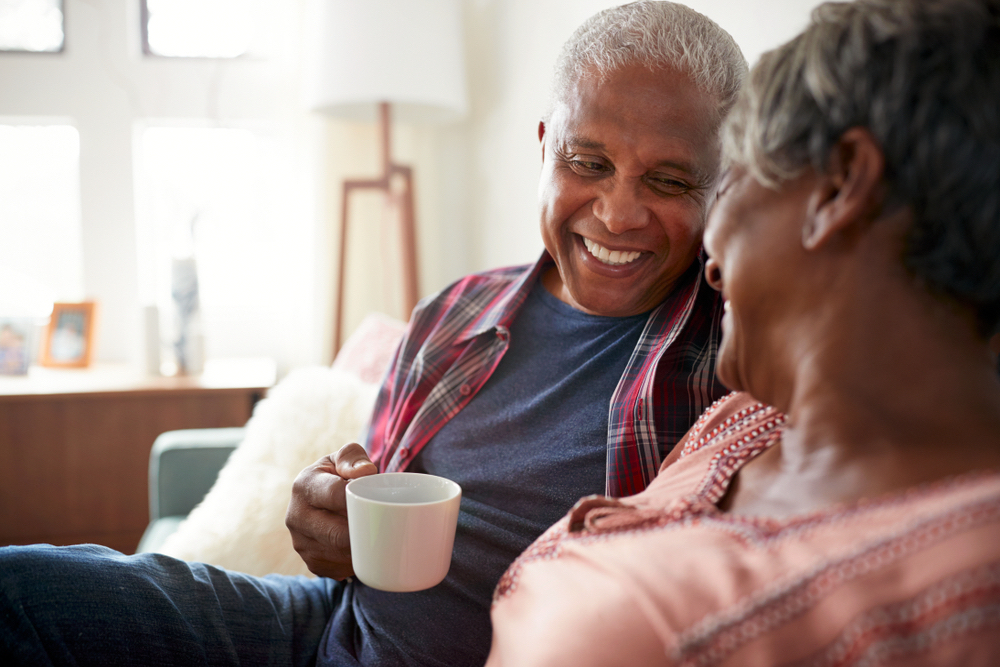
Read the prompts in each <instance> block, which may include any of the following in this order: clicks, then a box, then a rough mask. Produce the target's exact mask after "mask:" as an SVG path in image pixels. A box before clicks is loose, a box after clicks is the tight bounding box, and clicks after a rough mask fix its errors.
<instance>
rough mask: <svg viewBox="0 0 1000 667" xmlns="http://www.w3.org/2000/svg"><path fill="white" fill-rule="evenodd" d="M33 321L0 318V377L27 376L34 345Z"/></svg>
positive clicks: (20, 318) (22, 318)
mask: <svg viewBox="0 0 1000 667" xmlns="http://www.w3.org/2000/svg"><path fill="white" fill-rule="evenodd" d="M35 326H36V325H35V321H34V320H32V319H30V318H24V317H0V375H27V374H28V366H29V365H30V364H31V361H32V356H33V354H32V353H33V351H34V345H35Z"/></svg>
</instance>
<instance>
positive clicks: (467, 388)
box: [458, 384, 472, 396]
mask: <svg viewBox="0 0 1000 667" xmlns="http://www.w3.org/2000/svg"><path fill="white" fill-rule="evenodd" d="M458 391H459V393H461V394H462V396H468V395H469V394H471V393H472V387H470V386H469V385H467V384H463V385H462V386H461V387H459V388H458Z"/></svg>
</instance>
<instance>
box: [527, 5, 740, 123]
mask: <svg viewBox="0 0 1000 667" xmlns="http://www.w3.org/2000/svg"><path fill="white" fill-rule="evenodd" d="M633 64H640V65H643V66H645V67H648V68H650V69H652V70H656V69H675V70H679V71H681V72H686V73H687V74H688V75H689V76H690V77H691V79H692V80H693V81H694V84H695V85H696V86H698V88H699V89H701V90H702V91H704V92H706V93H708V94H709V95H712V96H713V97H715V98H716V99H717V100H718V101H719V119H720V120H721V119H722V117H723V116H725V114H726V112H727V111H728V110H729V107H730V106H732V103H733V101H734V100H735V99H736V94H737V93H738V92H739V89H740V86H741V85H742V84H743V80H744V79H745V78H746V75H747V62H746V59H745V58H744V57H743V53H742V52H741V51H740V47H739V46H738V45H737V44H736V41H735V40H734V39H733V38H732V36H731V35H730V34H729V33H728V32H726V31H725V30H723V29H722V28H720V27H719V26H718V24H716V23H715V22H714V21H712V20H711V19H710V18H708V17H707V16H703V15H702V14H699V13H698V12H696V11H694V10H693V9H691V8H690V7H685V6H684V5H679V4H677V3H675V2H652V1H650V0H642V1H640V2H633V3H630V4H627V5H621V6H620V7H612V8H610V9H605V10H604V11H602V12H598V13H597V14H595V15H594V16H591V17H590V18H589V19H587V21H585V22H584V23H583V25H581V26H580V27H579V28H577V29H576V32H574V33H573V35H572V36H571V37H570V38H569V40H567V42H566V43H565V44H564V45H563V48H562V51H561V52H560V54H559V58H558V60H557V61H556V69H555V77H554V80H553V84H552V97H551V100H550V101H549V108H548V110H547V111H546V114H545V118H546V120H547V119H548V118H549V116H551V114H552V111H553V109H554V107H555V106H556V104H558V103H559V102H561V101H563V100H565V99H567V96H568V94H569V92H570V91H571V90H572V89H573V87H574V85H576V82H577V81H579V80H580V79H581V78H582V77H584V76H588V75H589V76H593V75H595V74H596V75H597V76H600V77H606V76H607V75H608V74H610V73H611V72H614V71H615V70H618V69H621V68H623V67H626V66H628V65H633Z"/></svg>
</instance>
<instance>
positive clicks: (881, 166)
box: [802, 127, 885, 250]
mask: <svg viewBox="0 0 1000 667" xmlns="http://www.w3.org/2000/svg"><path fill="white" fill-rule="evenodd" d="M884 173H885V156H884V155H883V154H882V149H881V148H880V147H879V145H878V142H877V141H876V140H875V137H873V136H872V135H871V132H869V131H868V130H867V129H865V128H863V127H853V128H851V129H849V130H847V131H846V132H844V134H843V135H842V136H841V137H840V139H839V140H838V141H837V143H836V144H835V145H834V146H833V150H831V151H830V161H829V164H828V165H827V171H826V173H825V174H820V175H819V178H818V179H817V185H816V189H815V191H814V192H813V195H812V197H811V199H810V202H809V218H808V219H807V221H806V224H805V225H804V226H803V229H802V245H803V246H804V247H805V248H806V249H807V250H815V249H816V248H819V247H820V246H822V245H823V244H825V243H826V242H827V241H829V240H830V238H831V237H833V236H834V235H835V234H837V233H838V232H842V231H844V230H846V229H848V228H849V227H851V226H853V225H855V224H856V223H858V222H867V221H868V220H869V219H870V218H872V217H873V216H874V214H876V213H877V211H879V210H880V209H881V205H882V198H883V196H884V189H883V187H882V177H883V175H884Z"/></svg>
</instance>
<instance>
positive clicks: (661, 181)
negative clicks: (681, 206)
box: [647, 176, 691, 194]
mask: <svg viewBox="0 0 1000 667" xmlns="http://www.w3.org/2000/svg"><path fill="white" fill-rule="evenodd" d="M647 182H648V183H649V185H650V187H652V188H653V189H654V190H656V191H658V192H662V193H664V194H683V193H685V192H687V191H688V190H690V189H691V186H690V185H688V184H687V183H685V182H684V181H678V180H677V179H675V178H664V177H656V176H654V177H651V178H649V179H648V181H647Z"/></svg>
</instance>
